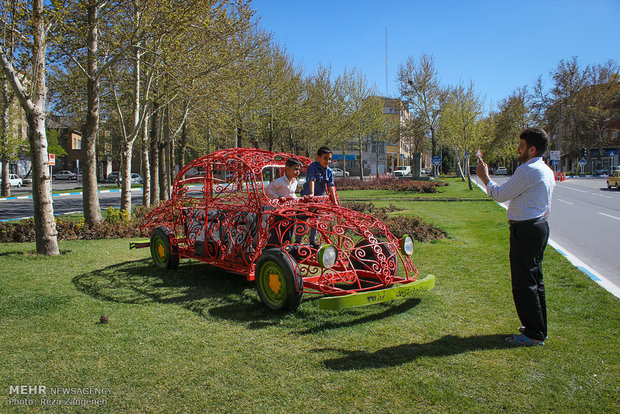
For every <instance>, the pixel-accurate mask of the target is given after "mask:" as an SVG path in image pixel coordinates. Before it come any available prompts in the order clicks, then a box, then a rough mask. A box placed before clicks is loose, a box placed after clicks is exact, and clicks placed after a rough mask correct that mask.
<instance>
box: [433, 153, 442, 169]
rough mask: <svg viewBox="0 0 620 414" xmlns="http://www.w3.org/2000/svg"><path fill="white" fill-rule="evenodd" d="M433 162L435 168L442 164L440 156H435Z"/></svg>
mask: <svg viewBox="0 0 620 414" xmlns="http://www.w3.org/2000/svg"><path fill="white" fill-rule="evenodd" d="M431 161H432V162H433V165H434V166H435V167H438V166H439V164H441V157H440V156H439V155H435V156H434V157H433V159H432V160H431Z"/></svg>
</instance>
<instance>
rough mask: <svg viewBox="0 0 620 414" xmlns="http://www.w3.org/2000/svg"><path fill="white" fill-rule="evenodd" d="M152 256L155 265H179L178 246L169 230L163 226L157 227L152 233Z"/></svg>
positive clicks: (162, 267)
mask: <svg viewBox="0 0 620 414" xmlns="http://www.w3.org/2000/svg"><path fill="white" fill-rule="evenodd" d="M151 257H152V258H153V261H154V262H155V265H156V266H157V267H159V268H161V269H176V268H177V267H179V252H178V248H177V246H176V245H173V244H172V241H171V240H170V236H169V235H168V232H167V231H166V230H165V229H164V228H163V227H157V228H156V229H155V230H153V233H151Z"/></svg>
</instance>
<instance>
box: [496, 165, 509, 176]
mask: <svg viewBox="0 0 620 414" xmlns="http://www.w3.org/2000/svg"><path fill="white" fill-rule="evenodd" d="M495 175H508V170H507V169H506V167H497V169H496V170H495Z"/></svg>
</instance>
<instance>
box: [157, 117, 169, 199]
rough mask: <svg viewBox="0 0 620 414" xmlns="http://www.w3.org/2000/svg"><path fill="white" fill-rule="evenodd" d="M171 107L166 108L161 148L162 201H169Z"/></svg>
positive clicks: (160, 181) (160, 179) (160, 195)
mask: <svg viewBox="0 0 620 414" xmlns="http://www.w3.org/2000/svg"><path fill="white" fill-rule="evenodd" d="M169 108H170V106H169V105H166V106H165V107H164V111H165V112H164V119H163V121H164V122H163V136H162V145H161V146H160V152H159V156H160V158H159V165H160V176H159V184H160V186H161V191H160V193H159V198H160V199H161V201H167V200H168V199H169V198H170V197H169V187H170V181H169V177H170V150H169V146H170V110H169Z"/></svg>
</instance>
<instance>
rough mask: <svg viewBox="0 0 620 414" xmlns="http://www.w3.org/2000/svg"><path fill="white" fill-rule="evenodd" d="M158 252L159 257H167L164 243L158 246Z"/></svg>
mask: <svg viewBox="0 0 620 414" xmlns="http://www.w3.org/2000/svg"><path fill="white" fill-rule="evenodd" d="M157 253H158V254H159V257H161V258H164V257H166V249H165V248H164V246H163V245H162V244H160V245H159V246H157Z"/></svg>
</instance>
